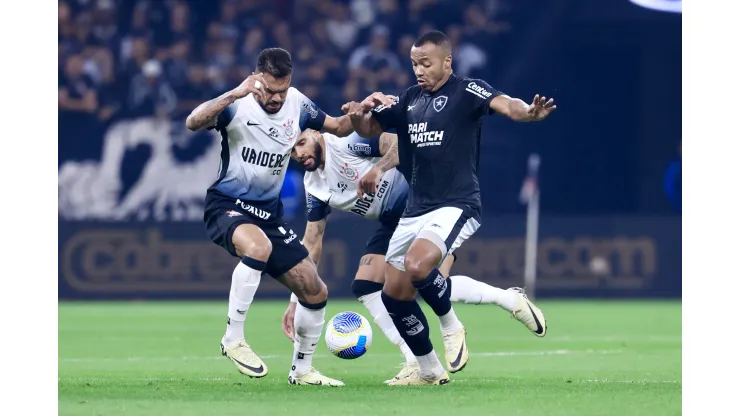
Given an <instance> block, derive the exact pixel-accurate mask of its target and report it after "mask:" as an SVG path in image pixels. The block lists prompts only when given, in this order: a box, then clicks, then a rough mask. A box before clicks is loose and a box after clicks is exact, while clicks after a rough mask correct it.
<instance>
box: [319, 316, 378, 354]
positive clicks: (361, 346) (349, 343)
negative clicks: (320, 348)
mask: <svg viewBox="0 0 740 416" xmlns="http://www.w3.org/2000/svg"><path fill="white" fill-rule="evenodd" d="M324 339H325V340H326V346H327V347H328V348H329V351H331V353H332V354H334V355H336V356H337V357H339V358H343V359H345V360H353V359H355V358H359V357H362V356H363V355H364V354H365V353H366V352H367V349H368V348H370V344H371V343H372V342H373V330H372V327H370V322H368V320H367V319H365V317H364V316H362V315H360V314H359V313H356V312H341V313H338V314H336V315H334V317H333V318H331V319H330V320H329V323H328V324H327V325H326V333H325V334H324Z"/></svg>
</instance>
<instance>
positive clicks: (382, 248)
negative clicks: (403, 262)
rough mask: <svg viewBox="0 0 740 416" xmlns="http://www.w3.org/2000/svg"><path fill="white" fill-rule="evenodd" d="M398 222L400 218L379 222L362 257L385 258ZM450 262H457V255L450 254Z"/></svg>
mask: <svg viewBox="0 0 740 416" xmlns="http://www.w3.org/2000/svg"><path fill="white" fill-rule="evenodd" d="M399 220H400V218H398V219H396V221H386V222H381V223H380V227H378V229H377V230H375V233H374V234H373V236H372V237H370V240H368V242H367V245H365V253H363V256H365V255H368V254H379V255H382V256H385V253H386V252H388V243H390V242H391V237H393V232H395V231H396V226H397V225H398V221H399ZM452 260H453V262H454V261H456V260H457V254H455V253H454V252H453V253H452Z"/></svg>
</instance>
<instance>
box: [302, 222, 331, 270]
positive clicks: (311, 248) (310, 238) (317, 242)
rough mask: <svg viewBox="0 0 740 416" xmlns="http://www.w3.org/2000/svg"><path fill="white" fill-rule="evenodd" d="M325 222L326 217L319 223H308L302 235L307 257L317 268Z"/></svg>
mask: <svg viewBox="0 0 740 416" xmlns="http://www.w3.org/2000/svg"><path fill="white" fill-rule="evenodd" d="M326 220H327V217H325V218H323V219H321V220H319V221H309V222H308V223H306V232H305V233H304V235H303V245H304V246H305V247H306V250H308V257H310V258H311V260H313V262H314V263H316V267H318V266H319V260H321V250H322V248H323V244H324V232H325V231H326Z"/></svg>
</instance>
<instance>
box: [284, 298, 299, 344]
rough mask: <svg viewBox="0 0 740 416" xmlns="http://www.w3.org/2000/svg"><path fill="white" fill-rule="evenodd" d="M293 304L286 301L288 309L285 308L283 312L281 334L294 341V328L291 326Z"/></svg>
mask: <svg viewBox="0 0 740 416" xmlns="http://www.w3.org/2000/svg"><path fill="white" fill-rule="evenodd" d="M295 305H296V304H295V303H293V302H290V303H288V309H286V310H285V314H284V315H283V334H285V336H286V337H288V338H289V339H290V340H291V341H295V328H294V327H293V320H294V319H295Z"/></svg>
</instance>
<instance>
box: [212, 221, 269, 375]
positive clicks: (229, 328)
mask: <svg viewBox="0 0 740 416" xmlns="http://www.w3.org/2000/svg"><path fill="white" fill-rule="evenodd" d="M231 242H232V247H233V253H235V254H236V255H237V256H238V257H239V258H241V261H240V262H239V263H238V264H237V266H236V268H235V269H234V272H233V273H232V275H231V290H230V291H229V309H228V319H227V324H226V333H225V334H224V336H223V338H222V339H221V353H222V354H223V355H224V356H226V357H228V358H229V359H230V360H231V361H232V362H233V363H234V365H236V368H237V369H238V370H239V372H241V373H242V374H246V375H248V376H250V377H264V376H266V375H267V365H266V364H265V363H264V362H263V361H262V359H261V358H259V356H257V354H255V353H254V351H253V350H252V347H251V346H250V345H249V344H247V342H246V340H245V336H244V321H245V319H246V317H247V312H248V311H249V307H250V306H251V305H252V301H253V300H254V294H255V293H256V292H257V287H259V284H260V280H261V277H262V271H263V270H264V268H265V264H266V263H267V260H268V259H269V257H270V254H271V252H272V243H270V240H269V239H268V238H267V236H265V233H264V232H263V231H262V230H261V229H260V228H259V227H257V226H256V225H254V224H246V223H244V224H240V225H237V226H236V227H235V228H234V231H233V232H232V235H231Z"/></svg>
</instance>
